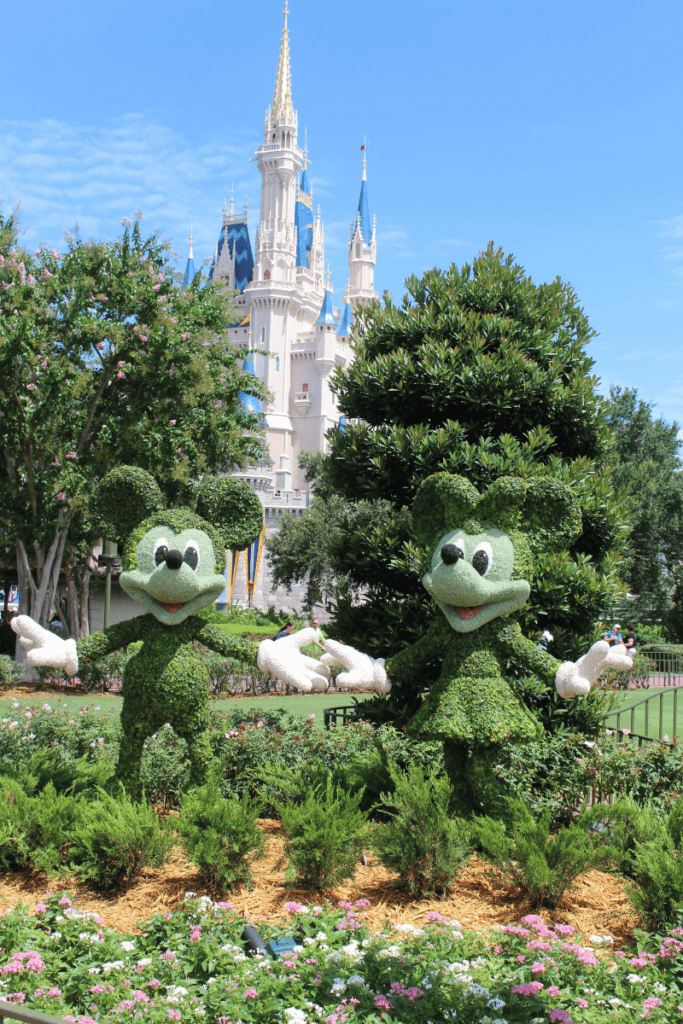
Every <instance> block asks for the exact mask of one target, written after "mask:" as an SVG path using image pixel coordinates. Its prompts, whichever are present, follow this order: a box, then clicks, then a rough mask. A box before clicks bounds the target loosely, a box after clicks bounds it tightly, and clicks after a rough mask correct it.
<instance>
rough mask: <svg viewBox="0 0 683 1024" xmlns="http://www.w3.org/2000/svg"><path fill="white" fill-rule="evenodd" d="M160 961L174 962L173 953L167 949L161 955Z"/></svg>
mask: <svg viewBox="0 0 683 1024" xmlns="http://www.w3.org/2000/svg"><path fill="white" fill-rule="evenodd" d="M161 959H162V960H175V953H174V952H173V951H172V950H170V949H167V950H166V952H165V953H164V954H163V955H162V957H161Z"/></svg>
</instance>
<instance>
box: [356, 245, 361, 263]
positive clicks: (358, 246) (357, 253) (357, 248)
mask: <svg viewBox="0 0 683 1024" xmlns="http://www.w3.org/2000/svg"><path fill="white" fill-rule="evenodd" d="M359 258H360V242H356V259H359Z"/></svg>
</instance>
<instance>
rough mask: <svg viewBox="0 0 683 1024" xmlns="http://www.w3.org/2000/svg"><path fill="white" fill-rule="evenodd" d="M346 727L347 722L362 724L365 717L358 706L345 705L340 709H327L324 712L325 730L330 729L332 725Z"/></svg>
mask: <svg viewBox="0 0 683 1024" xmlns="http://www.w3.org/2000/svg"><path fill="white" fill-rule="evenodd" d="M338 719H339V720H340V721H339V724H341V725H346V723H347V722H362V721H363V716H362V714H361V713H360V711H359V710H358V705H357V704H345V705H344V706H343V707H339V708H325V709H324V710H323V721H324V724H325V728H326V729H329V728H330V726H331V725H337V724H338Z"/></svg>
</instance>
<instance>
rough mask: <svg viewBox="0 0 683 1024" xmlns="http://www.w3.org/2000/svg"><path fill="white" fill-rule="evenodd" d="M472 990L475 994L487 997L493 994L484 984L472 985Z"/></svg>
mask: <svg viewBox="0 0 683 1024" xmlns="http://www.w3.org/2000/svg"><path fill="white" fill-rule="evenodd" d="M470 992H471V993H472V995H473V996H486V998H488V997H489V996H490V995H491V993H490V992H489V990H488V989H487V988H484V987H483V985H470Z"/></svg>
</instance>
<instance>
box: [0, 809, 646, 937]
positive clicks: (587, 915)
mask: <svg viewBox="0 0 683 1024" xmlns="http://www.w3.org/2000/svg"><path fill="white" fill-rule="evenodd" d="M260 826H261V828H262V829H263V830H264V832H265V833H266V836H267V839H266V856H265V857H264V858H263V859H262V860H260V861H256V862H255V863H254V864H253V866H252V870H253V875H254V885H253V888H252V889H250V890H249V889H245V888H239V889H236V890H234V891H232V892H230V893H228V894H227V895H226V894H224V893H221V894H218V893H215V892H211V891H210V890H208V889H206V887H204V886H202V885H200V883H199V877H198V874H197V871H196V870H195V869H194V868H193V867H192V865H191V864H189V863H188V861H187V860H186V859H185V858H184V856H183V854H182V852H181V850H180V849H175V850H174V854H173V857H172V859H171V861H170V863H169V864H167V865H166V866H165V867H163V868H160V869H153V868H150V869H147V870H145V871H144V872H143V874H142V876H141V877H140V878H139V879H137V880H136V881H134V882H133V883H132V884H131V885H130V886H129V887H128V888H127V889H126V890H125V891H122V892H120V893H118V894H116V896H113V895H112V894H110V893H107V894H104V895H103V894H101V893H98V892H97V891H96V890H94V889H91V888H88V887H87V886H84V885H81V884H80V883H78V882H77V881H65V880H64V879H59V880H55V879H52V880H51V881H50V883H49V885H48V883H47V882H46V879H45V876H41V875H35V874H32V873H30V872H24V873H22V874H5V875H2V874H0V909H2V910H5V909H7V908H8V907H14V906H16V905H17V904H18V903H19V902H20V901H21V902H22V903H24V904H25V905H27V906H28V907H30V908H31V909H33V908H34V907H35V905H36V903H39V902H40V901H41V900H42V899H43V898H44V896H45V891H46V888H50V889H52V890H53V891H55V892H61V891H68V892H69V894H70V895H71V898H72V899H73V900H74V902H75V903H76V906H77V907H78V909H79V910H90V911H93V912H97V913H99V914H101V915H102V917H103V919H104V924H105V926H106V927H109V928H114V929H116V930H117V931H119V932H134V931H136V930H137V929H138V925H139V923H140V922H141V921H144V920H146V919H147V918H149V917H151V916H152V915H153V914H156V913H163V912H166V911H169V910H176V909H178V908H179V907H180V905H181V903H182V901H183V898H184V896H185V893H186V892H193V893H196V894H197V895H198V896H202V895H207V896H211V897H213V898H214V899H218V898H223V899H228V900H230V901H232V903H233V904H234V907H235V910H236V911H237V912H239V913H241V914H244V916H245V917H246V918H248V919H249V920H250V921H252V922H255V921H258V920H259V919H260V918H262V919H264V920H266V921H268V922H272V921H283V922H284V921H288V920H290V919H291V915H290V914H289V913H288V912H287V911H286V910H285V903H287V902H288V901H290V900H296V901H297V902H299V903H303V904H309V903H311V904H319V903H322V902H324V899H325V898H327V899H329V900H330V901H331V902H336V901H337V900H349V901H351V902H353V901H354V900H357V899H367V900H370V903H371V907H370V909H369V910H367V911H366V921H367V924H368V926H369V927H370V929H371V931H376V930H378V929H380V928H381V927H382V925H383V924H384V923H385V922H386V921H390V922H391V923H392V924H403V923H409V924H413V925H415V926H416V927H419V926H422V925H423V924H424V923H425V915H426V914H427V913H428V912H429V911H438V913H440V914H443V916H444V917H446V918H451V919H452V918H456V919H457V920H458V921H460V923H461V924H462V925H463V927H464V928H466V929H474V930H477V931H484V930H486V929H489V928H492V927H495V926H500V925H504V924H510V923H513V922H515V921H519V919H520V917H522V916H523V915H524V914H526V913H529V912H530V908H529V905H528V903H527V902H525V900H524V899H522V898H520V897H519V896H518V895H516V894H515V893H512V892H510V893H506V892H500V891H497V890H494V889H493V888H492V886H491V883H490V882H489V880H488V878H487V867H486V865H485V864H484V863H483V862H482V861H480V860H478V859H477V858H473V859H472V861H471V862H470V864H469V866H468V867H467V868H466V869H465V870H464V872H463V873H462V874H461V876H460V877H459V878H458V880H457V881H456V884H455V887H454V889H453V890H452V893H451V895H450V896H449V897H448V898H447V899H439V900H434V899H423V900H418V899H415V898H414V897H413V896H411V895H410V894H409V893H407V892H406V891H404V890H401V889H400V888H397V883H398V882H399V881H400V878H399V876H398V875H397V874H396V873H395V872H392V871H388V870H386V869H385V868H383V867H382V866H381V865H380V864H378V863H377V862H376V861H373V859H372V858H371V857H368V865H367V866H364V865H362V864H359V866H358V868H357V870H356V874H355V878H354V879H353V881H349V882H345V883H343V884H342V885H339V886H337V887H336V888H335V889H332V890H330V891H329V892H326V893H325V894H323V895H321V894H320V893H319V892H316V891H315V890H308V889H299V888H295V887H294V888H292V887H287V888H285V886H284V870H278V869H277V868H276V864H277V862H278V861H279V860H280V858H281V856H282V849H283V838H282V825H281V823H280V822H279V821H271V820H267V819H265V820H262V821H261V822H260ZM540 913H541V916H542V917H543V919H544V920H545V921H547V922H553V923H562V924H571V925H574V927H575V928H576V929H577V931H578V932H580V933H581V934H582V935H583V936H585V937H588V936H589V935H594V934H600V935H603V934H610V935H612V936H613V937H614V947H613V948H619V947H621V946H626V945H630V944H632V943H633V941H634V939H633V929H634V928H635V927H637V926H638V915H637V914H636V913H635V912H634V911H633V909H632V908H631V906H630V904H629V902H628V900H627V898H626V893H625V890H624V886H623V882H622V880H621V879H620V878H618V877H617V876H615V875H610V874H605V873H604V872H601V871H591V872H590V873H589V874H587V875H583V876H582V877H581V878H580V879H579V880H578V881H577V883H576V886H575V888H574V889H573V890H570V891H569V893H567V895H566V897H565V899H564V902H563V903H562V904H561V906H560V907H559V908H558V909H556V910H553V911H545V910H544V911H541V912H540Z"/></svg>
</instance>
